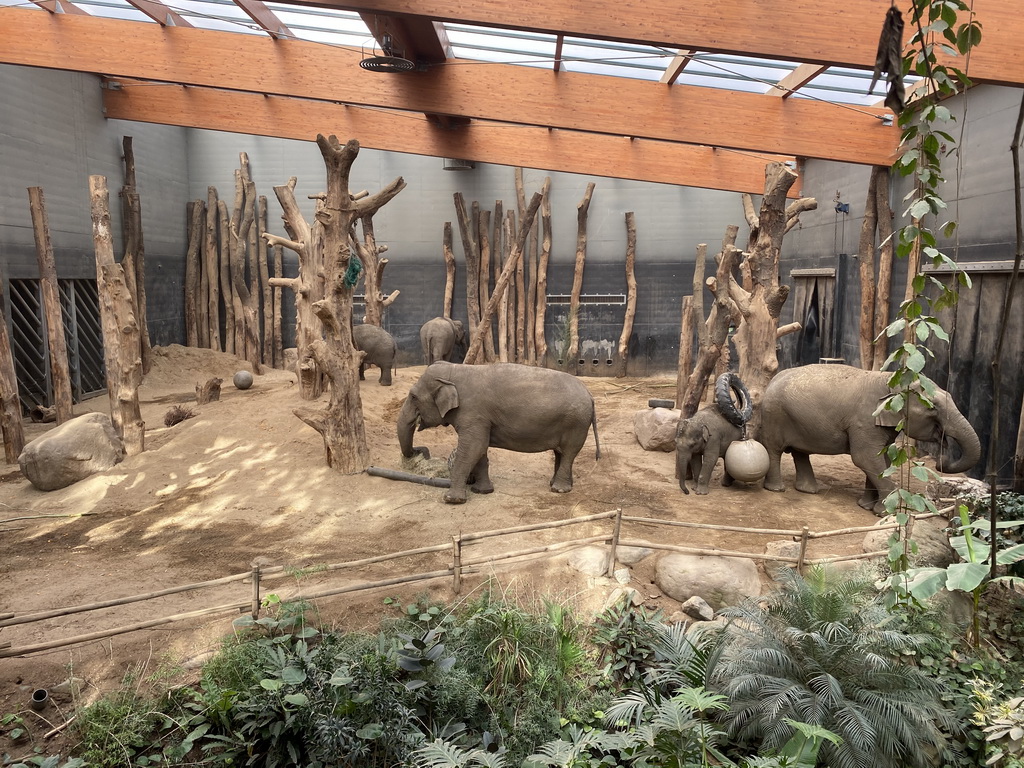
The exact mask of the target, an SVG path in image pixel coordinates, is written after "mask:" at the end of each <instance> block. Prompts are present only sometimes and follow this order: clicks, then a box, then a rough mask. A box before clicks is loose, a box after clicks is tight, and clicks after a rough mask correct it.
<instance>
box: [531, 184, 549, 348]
mask: <svg viewBox="0 0 1024 768" xmlns="http://www.w3.org/2000/svg"><path fill="white" fill-rule="evenodd" d="M540 194H541V203H540V222H541V226H543V227H544V235H543V237H542V238H541V245H540V256H539V257H538V259H537V305H536V308H535V309H534V314H535V315H536V317H535V319H534V323H533V336H534V345H535V346H536V348H537V365H540V366H547V364H548V362H547V360H548V340H547V335H546V333H545V327H544V324H545V322H546V315H547V309H548V262H549V261H550V260H551V177H550V176H545V177H544V185H543V186H542V187H541V190H540Z"/></svg>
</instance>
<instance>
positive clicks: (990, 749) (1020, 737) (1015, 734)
mask: <svg viewBox="0 0 1024 768" xmlns="http://www.w3.org/2000/svg"><path fill="white" fill-rule="evenodd" d="M999 688H1000V686H999V685H998V684H995V683H991V682H988V681H985V680H976V681H974V686H973V689H974V691H973V693H974V701H975V710H974V716H973V718H972V720H973V721H974V724H975V725H977V726H979V727H980V728H981V729H982V731H983V732H984V734H985V755H984V756H985V765H995V766H999V768H1021V766H1024V696H1014V697H1012V698H1009V699H999V698H997V694H998V692H999Z"/></svg>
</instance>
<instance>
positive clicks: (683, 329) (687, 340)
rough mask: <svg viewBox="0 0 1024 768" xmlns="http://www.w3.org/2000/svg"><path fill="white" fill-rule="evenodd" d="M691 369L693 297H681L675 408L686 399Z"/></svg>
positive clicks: (680, 405)
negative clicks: (681, 307)
mask: <svg viewBox="0 0 1024 768" xmlns="http://www.w3.org/2000/svg"><path fill="white" fill-rule="evenodd" d="M692 369H693V296H683V309H682V321H681V322H680V324H679V367H678V370H677V371H676V407H677V408H680V407H682V403H683V400H685V399H686V382H687V381H688V380H689V378H690V371H691V370H692Z"/></svg>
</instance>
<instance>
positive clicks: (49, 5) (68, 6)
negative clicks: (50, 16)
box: [32, 0, 89, 16]
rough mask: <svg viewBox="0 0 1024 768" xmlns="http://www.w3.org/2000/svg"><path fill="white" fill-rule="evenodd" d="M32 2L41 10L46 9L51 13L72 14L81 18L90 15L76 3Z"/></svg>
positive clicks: (42, 0) (65, 0)
mask: <svg viewBox="0 0 1024 768" xmlns="http://www.w3.org/2000/svg"><path fill="white" fill-rule="evenodd" d="M32 2H33V3H35V4H36V5H38V6H39V7H40V8H45V9H46V10H47V11H49V12H50V13H70V14H72V15H74V14H77V15H79V16H88V15H89V12H88V11H83V10H82V9H81V8H79V7H78V6H77V5H75V4H74V3H71V2H68V0H32Z"/></svg>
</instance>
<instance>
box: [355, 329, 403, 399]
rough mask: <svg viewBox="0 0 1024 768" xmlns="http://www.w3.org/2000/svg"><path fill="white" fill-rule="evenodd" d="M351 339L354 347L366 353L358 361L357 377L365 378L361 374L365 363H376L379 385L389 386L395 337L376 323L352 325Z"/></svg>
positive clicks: (393, 359) (395, 346) (393, 360)
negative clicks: (378, 369)
mask: <svg viewBox="0 0 1024 768" xmlns="http://www.w3.org/2000/svg"><path fill="white" fill-rule="evenodd" d="M352 341H353V342H354V343H355V346H356V349H361V350H362V351H363V352H365V353H366V355H365V357H363V359H362V361H361V362H360V363H359V379H360V381H362V380H363V379H365V378H366V376H365V375H364V374H363V371H364V370H365V368H366V366H367V365H376V366H377V367H378V368H380V385H381V386H382V387H390V386H391V369H392V368H393V367H394V365H395V352H396V351H397V349H398V345H396V344H395V338H394V336H392V335H391V334H390V333H388V332H387V331H385V330H384V329H383V328H378V327H377V326H376V325H366V324H363V325H354V326H352Z"/></svg>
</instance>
